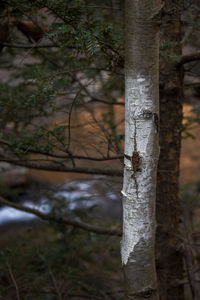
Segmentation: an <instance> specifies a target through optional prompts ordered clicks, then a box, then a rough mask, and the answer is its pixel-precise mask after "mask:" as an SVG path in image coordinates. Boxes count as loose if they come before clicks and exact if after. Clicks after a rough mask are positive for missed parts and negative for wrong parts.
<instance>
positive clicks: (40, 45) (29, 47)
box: [1, 43, 59, 49]
mask: <svg viewBox="0 0 200 300" xmlns="http://www.w3.org/2000/svg"><path fill="white" fill-rule="evenodd" d="M1 45H3V46H4V47H8V48H20V49H32V48H33V49H34V48H53V47H54V48H59V46H57V45H55V44H52V43H51V44H10V43H2V44H1Z"/></svg>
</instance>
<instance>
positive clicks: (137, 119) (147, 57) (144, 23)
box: [121, 0, 161, 300]
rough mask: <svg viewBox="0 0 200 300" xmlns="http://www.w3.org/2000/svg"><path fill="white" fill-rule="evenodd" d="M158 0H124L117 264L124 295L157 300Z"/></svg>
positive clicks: (159, 6)
mask: <svg viewBox="0 0 200 300" xmlns="http://www.w3.org/2000/svg"><path fill="white" fill-rule="evenodd" d="M160 8H161V3H160V0H126V61H125V76H126V79H125V82H126V83H125V94H126V95H125V98H126V101H125V154H124V163H125V167H124V183H123V190H122V195H123V238H122V247H121V256H122V263H123V265H124V270H125V278H126V283H127V299H131V300H132V299H134V300H135V299H140V300H141V299H147V298H148V299H157V283H156V271H155V249H154V248H155V245H154V244H155V199H156V170H157V162H158V157H159V145H158V129H159V124H158V123H159V122H158V120H159V96H158V95H159V91H158V86H159V75H158V74H159V26H158V24H157V22H156V21H155V18H151V16H154V15H155V12H156V11H159V10H160Z"/></svg>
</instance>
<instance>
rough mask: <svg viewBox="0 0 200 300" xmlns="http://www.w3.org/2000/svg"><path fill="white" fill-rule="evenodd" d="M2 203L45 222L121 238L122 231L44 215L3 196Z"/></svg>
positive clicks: (0, 198)
mask: <svg viewBox="0 0 200 300" xmlns="http://www.w3.org/2000/svg"><path fill="white" fill-rule="evenodd" d="M0 202H1V203H2V204H4V205H6V206H9V207H13V208H15V209H18V210H20V211H24V212H27V213H30V214H33V215H35V216H37V217H39V218H40V219H42V220H44V221H52V222H55V223H59V224H63V225H67V226H74V227H77V228H81V229H83V230H86V231H89V232H94V233H97V234H104V235H115V236H121V231H120V230H118V229H103V228H100V227H96V226H93V225H89V224H87V223H83V222H80V221H76V220H72V219H64V218H62V217H56V216H53V215H51V214H44V213H42V212H40V211H39V210H37V209H34V208H30V207H26V206H22V205H20V204H16V203H12V202H10V201H8V200H6V199H4V198H3V197H1V196H0Z"/></svg>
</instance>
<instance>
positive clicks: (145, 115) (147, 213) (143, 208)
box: [121, 74, 158, 264]
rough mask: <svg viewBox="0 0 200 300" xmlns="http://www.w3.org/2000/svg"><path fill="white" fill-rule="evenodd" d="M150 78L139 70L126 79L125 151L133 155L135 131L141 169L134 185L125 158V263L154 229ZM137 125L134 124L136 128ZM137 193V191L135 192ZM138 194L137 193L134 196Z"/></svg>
mask: <svg viewBox="0 0 200 300" xmlns="http://www.w3.org/2000/svg"><path fill="white" fill-rule="evenodd" d="M150 89H151V80H150V79H149V78H144V77H142V76H140V75H139V74H138V75H137V76H136V79H135V78H131V77H129V78H127V79H126V114H125V132H126V142H125V154H127V155H128V156H130V157H131V156H132V154H133V151H134V133H135V132H136V137H135V138H136V142H137V151H138V153H139V154H140V156H141V164H140V168H141V171H140V172H137V173H136V180H137V187H138V191H136V184H135V181H134V180H133V178H131V175H132V173H133V168H132V163H131V161H130V160H128V159H126V158H125V169H124V185H123V190H122V195H123V211H124V218H123V240H122V248H121V252H122V263H123V264H127V262H128V259H129V256H130V254H131V253H132V252H133V251H134V247H135V246H136V245H137V244H138V243H139V241H142V240H143V241H146V243H147V244H148V243H149V240H151V239H152V236H153V235H154V233H155V207H154V206H155V205H154V201H153V207H151V206H150V205H149V203H151V202H152V199H154V200H155V197H156V166H157V161H158V145H157V139H155V138H156V135H155V131H156V128H155V123H154V115H153V113H152V112H157V110H158V107H156V106H155V103H154V102H153V101H152V100H153V99H151V97H150V96H149V90H150ZM135 126H136V128H135ZM137 194H138V195H137ZM137 196H138V197H137Z"/></svg>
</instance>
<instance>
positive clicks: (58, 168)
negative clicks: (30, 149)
mask: <svg viewBox="0 0 200 300" xmlns="http://www.w3.org/2000/svg"><path fill="white" fill-rule="evenodd" d="M0 161H4V162H9V163H12V164H14V165H17V166H21V167H25V168H30V169H37V170H44V171H55V172H69V173H84V174H98V175H107V176H118V177H121V176H122V175H123V171H122V170H120V169H111V168H110V169H108V168H105V169H102V168H95V167H85V166H84V167H78V166H75V167H74V166H66V165H63V164H59V162H58V164H59V165H56V164H45V163H43V164H41V163H36V162H34V163H32V162H30V161H28V160H27V161H22V160H18V159H9V158H0Z"/></svg>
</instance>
